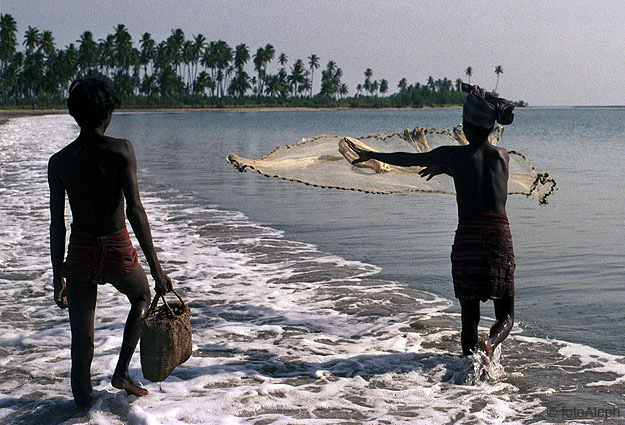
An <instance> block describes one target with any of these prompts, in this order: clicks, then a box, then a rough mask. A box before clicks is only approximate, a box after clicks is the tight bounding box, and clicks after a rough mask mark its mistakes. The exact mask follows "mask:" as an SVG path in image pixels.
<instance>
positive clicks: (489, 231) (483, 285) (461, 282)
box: [451, 213, 516, 301]
mask: <svg viewBox="0 0 625 425" xmlns="http://www.w3.org/2000/svg"><path fill="white" fill-rule="evenodd" d="M515 268H516V264H515V263H514V250H513V247H512V235H511V233H510V226H509V224H508V218H507V217H506V216H505V215H501V214H492V213H484V214H481V215H479V216H477V217H471V218H468V219H461V220H460V223H459V224H458V229H457V230H456V237H455V239H454V244H453V246H452V248H451V274H452V277H453V281H454V293H455V295H456V298H479V299H480V300H482V301H485V300H487V299H501V298H504V297H508V296H514V270H515Z"/></svg>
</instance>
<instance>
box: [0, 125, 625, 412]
mask: <svg viewBox="0 0 625 425" xmlns="http://www.w3.org/2000/svg"><path fill="white" fill-rule="evenodd" d="M75 134H77V129H76V126H75V124H73V121H72V120H71V117H69V116H58V115H57V116H48V117H33V118H19V119H13V120H10V121H9V122H8V123H7V124H5V125H3V126H0V140H1V141H0V145H1V146H0V164H1V165H2V166H1V167H0V187H1V188H2V192H0V193H2V201H3V202H2V203H1V205H0V224H1V225H0V229H1V230H0V233H1V235H2V238H1V239H0V285H1V287H2V289H3V291H4V294H5V296H6V299H7V300H10V302H8V303H6V307H3V309H2V312H1V313H0V318H2V319H3V320H1V321H0V331H1V332H0V335H2V337H0V354H2V355H1V356H0V358H1V359H3V360H0V362H1V364H2V366H3V373H2V374H1V375H0V376H1V378H0V383H1V384H2V385H1V386H0V393H1V394H2V401H0V422H2V423H17V424H26V423H39V424H46V423H50V424H52V423H102V424H114V423H145V424H158V423H163V424H170V423H209V424H238V423H241V424H257V423H263V424H269V423H271V424H293V423H302V424H304V423H305V424H330V423H331V424H336V423H344V424H350V423H353V424H361V423H392V424H419V423H423V424H436V423H471V424H473V423H484V424H491V423H492V424H495V423H497V424H498V423H524V422H539V423H540V422H541V421H542V423H552V422H554V423H559V422H563V421H569V422H575V421H577V420H580V421H581V422H584V421H586V422H587V420H588V418H581V419H580V418H569V417H566V415H567V414H568V412H569V411H568V410H565V409H566V408H568V407H579V406H582V407H584V406H586V407H609V406H617V407H618V406H619V403H622V396H620V395H619V394H623V390H624V388H625V385H624V382H623V379H622V376H623V375H624V374H625V370H624V368H625V361H624V359H623V358H622V357H619V356H613V355H608V354H606V353H603V352H600V351H598V350H595V349H593V348H592V347H588V346H584V345H580V344H571V343H567V342H563V341H557V340H551V339H547V338H540V337H536V336H532V335H531V333H529V332H528V331H526V330H524V329H523V327H519V326H517V327H516V328H515V329H514V331H513V333H512V335H511V336H510V337H509V338H508V339H507V340H506V341H505V342H504V344H503V349H502V350H501V352H499V353H498V355H499V356H500V365H501V366H500V369H499V370H498V373H497V376H496V377H494V378H488V377H486V378H484V377H482V376H481V375H480V363H479V362H478V361H477V360H472V359H467V358H465V357H463V356H461V355H460V354H459V353H460V336H459V327H460V319H459V317H458V315H457V314H452V313H449V312H448V311H447V310H448V308H449V307H450V306H451V305H452V301H451V300H447V299H444V298H441V297H439V296H436V295H434V294H431V293H427V292H423V291H419V290H416V289H412V288H409V287H408V286H406V285H403V284H402V283H400V282H393V281H387V280H381V279H379V278H378V277H377V275H378V273H379V271H380V269H379V268H378V267H377V266H375V265H371V264H366V263H363V262H359V261H349V260H346V259H344V258H341V257H339V256H336V255H333V254H331V253H327V252H322V251H320V250H319V249H318V248H317V247H316V246H314V245H311V244H307V243H301V242H295V241H290V240H287V239H285V238H284V235H283V233H282V232H281V231H278V230H276V229H272V228H270V227H268V226H264V225H262V224H258V223H254V222H252V221H250V220H249V219H248V218H247V217H246V216H245V215H244V214H242V213H240V212H237V211H225V210H222V209H220V208H219V207H216V206H212V205H207V204H206V202H205V201H202V200H200V199H198V198H196V197H194V196H193V194H192V193H181V192H179V191H177V190H175V188H168V187H163V186H162V185H161V184H159V183H157V182H156V181H154V180H153V179H151V178H150V176H149V174H143V177H142V181H141V187H142V198H143V203H144V205H145V207H146V210H147V212H148V216H149V217H150V223H151V226H152V231H153V236H154V242H155V246H157V247H158V248H159V257H160V258H161V260H162V263H163V264H164V267H165V268H166V270H167V271H168V273H169V274H170V276H171V277H172V278H173V279H174V280H175V281H176V286H177V288H178V289H179V291H180V292H181V294H182V296H183V298H184V299H185V300H186V301H187V302H188V303H189V305H190V307H191V311H192V316H191V325H192V328H193V356H192V357H191V358H190V359H189V360H188V361H187V362H186V363H185V364H184V365H182V366H180V367H178V368H177V369H176V370H175V371H174V372H173V373H172V375H171V376H170V377H169V378H168V379H167V380H166V381H165V382H163V383H161V384H151V383H146V387H147V388H148V389H149V390H150V395H149V396H147V397H144V398H140V399H137V398H134V397H130V396H126V395H125V393H122V392H119V391H117V390H114V389H113V388H112V387H111V385H110V379H111V374H112V371H113V369H114V366H115V363H116V361H117V356H118V350H119V347H120V345H121V338H122V331H123V325H124V318H125V317H126V315H127V312H128V309H129V304H128V303H127V301H126V300H125V298H124V297H123V296H122V295H121V294H119V293H117V292H116V291H115V290H114V288H112V286H110V285H106V286H103V287H100V288H99V292H100V294H99V298H98V306H97V311H96V330H95V335H96V340H95V358H94V362H93V367H92V380H93V381H94V390H95V396H96V403H95V404H94V405H93V407H92V408H91V409H90V410H89V411H88V412H76V411H75V410H74V408H73V403H72V401H71V391H70V385H69V369H70V350H69V344H70V335H69V323H68V320H67V312H66V311H61V310H59V309H58V308H57V307H56V306H55V305H54V303H53V301H52V286H51V281H52V280H51V278H52V273H51V268H50V265H49V250H48V226H49V214H48V212H47V200H48V194H47V183H46V176H45V167H46V163H47V159H48V157H49V156H50V155H51V154H52V153H53V152H54V151H56V150H58V149H60V148H61V147H62V146H63V145H64V144H65V143H67V142H68V141H69V140H71V138H72V135H75ZM139 163H141V158H139ZM66 219H67V221H68V223H69V220H70V217H69V212H68V213H67V217H66ZM135 243H136V241H135ZM141 258H142V259H143V257H141ZM142 262H143V265H144V267H145V261H144V260H142ZM490 323H491V321H490V320H488V319H484V323H483V324H484V325H486V326H488V325H489V324H490ZM480 331H481V332H482V333H485V332H487V327H485V328H481V329H480ZM131 374H132V375H133V377H134V378H136V379H137V380H139V381H144V380H143V377H142V375H141V371H140V365H139V356H138V353H137V354H136V355H135V356H134V358H133V361H132V363H131ZM144 382H145V381H144ZM621 405H622V404H621ZM624 410H625V409H624ZM623 414H624V415H625V411H624V412H623Z"/></svg>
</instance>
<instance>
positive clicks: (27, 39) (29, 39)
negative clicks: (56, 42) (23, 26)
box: [23, 25, 41, 53]
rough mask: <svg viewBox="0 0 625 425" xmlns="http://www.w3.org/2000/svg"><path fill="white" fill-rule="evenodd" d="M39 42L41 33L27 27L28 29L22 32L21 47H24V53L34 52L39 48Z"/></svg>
mask: <svg viewBox="0 0 625 425" xmlns="http://www.w3.org/2000/svg"><path fill="white" fill-rule="evenodd" d="M40 40H41V33H40V32H39V30H38V29H37V28H33V27H31V26H30V25H29V26H28V29H27V30H26V31H25V32H24V43H23V45H24V46H25V47H26V53H30V52H32V51H33V50H35V49H36V48H37V47H38V46H39V42H40Z"/></svg>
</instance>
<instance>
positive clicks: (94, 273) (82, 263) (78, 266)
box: [63, 225, 139, 285]
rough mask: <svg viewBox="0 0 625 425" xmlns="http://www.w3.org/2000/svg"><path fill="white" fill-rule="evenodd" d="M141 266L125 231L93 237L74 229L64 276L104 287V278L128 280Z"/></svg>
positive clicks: (73, 227) (70, 238) (64, 267)
mask: <svg viewBox="0 0 625 425" xmlns="http://www.w3.org/2000/svg"><path fill="white" fill-rule="evenodd" d="M138 266H139V261H138V259H137V251H136V250H135V248H134V247H133V246H132V242H131V241H130V235H129V234H128V230H126V228H125V227H124V228H122V229H120V230H118V231H116V232H113V233H110V234H108V235H105V236H93V235H90V234H89V233H87V232H85V231H82V230H80V229H78V228H77V227H76V226H74V225H72V233H71V234H70V237H69V247H68V249H67V257H66V258H65V263H63V276H64V277H67V278H70V279H77V280H87V281H91V282H93V283H96V284H99V285H102V284H104V283H105V282H104V278H109V277H121V276H125V275H127V274H128V273H130V272H131V271H133V270H134V269H136V268H137V267H138Z"/></svg>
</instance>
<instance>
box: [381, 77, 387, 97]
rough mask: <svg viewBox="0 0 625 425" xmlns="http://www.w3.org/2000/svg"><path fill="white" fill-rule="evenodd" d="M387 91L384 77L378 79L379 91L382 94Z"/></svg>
mask: <svg viewBox="0 0 625 425" xmlns="http://www.w3.org/2000/svg"><path fill="white" fill-rule="evenodd" d="M387 91H388V81H386V80H385V79H382V81H380V93H382V95H383V96H384V94H385V93H386V92H387Z"/></svg>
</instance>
